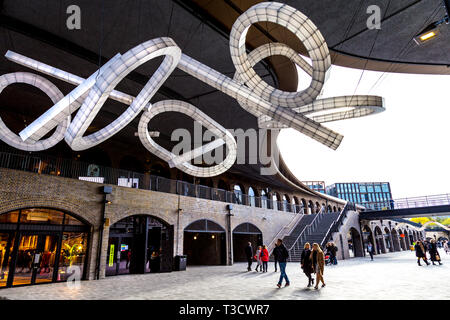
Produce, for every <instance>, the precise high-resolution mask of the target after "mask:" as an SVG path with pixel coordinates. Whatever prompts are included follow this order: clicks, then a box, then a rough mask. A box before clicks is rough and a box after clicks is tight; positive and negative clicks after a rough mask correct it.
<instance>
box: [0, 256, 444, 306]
mask: <svg viewBox="0 0 450 320" xmlns="http://www.w3.org/2000/svg"><path fill="white" fill-rule="evenodd" d="M441 257H442V260H443V265H442V266H433V265H430V266H422V267H419V266H417V263H416V260H415V255H414V252H398V253H389V254H384V255H380V256H375V261H373V262H372V261H370V259H369V258H354V259H350V260H345V261H340V262H339V264H338V265H337V266H332V267H326V268H325V282H326V284H327V286H326V287H325V288H322V289H319V290H314V289H309V288H306V284H307V278H306V277H305V276H304V274H303V273H301V269H300V268H299V265H298V264H297V263H289V264H288V266H287V272H288V276H289V278H290V280H291V286H290V287H287V288H281V289H278V288H276V287H275V285H276V283H277V280H278V277H279V273H275V272H274V269H273V264H272V263H270V264H269V272H268V273H264V274H262V273H257V272H254V271H252V272H245V271H243V270H245V269H246V265H245V264H243V263H238V264H235V265H233V266H229V267H227V266H217V267H190V268H188V270H187V271H183V272H172V273H164V274H145V275H125V276H116V277H110V278H106V279H104V280H99V281H83V282H82V283H81V286H80V287H79V288H68V287H67V285H66V283H55V284H46V285H38V286H30V287H19V288H10V289H1V290H0V297H4V298H8V299H120V300H123V299H163V300H171V299H194V300H196V299H200V300H203V299H204V300H207V299H219V300H227V299H235V300H242V299H262V300H265V299H269V300H275V299H346V300H348V299H369V300H380V299H439V300H441V299H447V300H448V299H450V290H449V275H450V255H447V256H445V253H444V252H441Z"/></svg>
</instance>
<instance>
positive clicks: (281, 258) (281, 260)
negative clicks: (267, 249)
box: [274, 239, 290, 288]
mask: <svg viewBox="0 0 450 320" xmlns="http://www.w3.org/2000/svg"><path fill="white" fill-rule="evenodd" d="M275 250H276V251H277V252H276V253H275ZM275 254H276V255H277V256H278V264H279V265H280V273H281V274H280V280H279V281H278V284H277V287H278V288H281V284H282V283H283V279H284V280H285V281H286V284H285V285H284V286H285V287H288V286H289V285H290V282H289V278H288V276H287V274H286V263H287V258H289V252H288V251H287V249H286V247H285V246H284V244H283V240H281V239H278V240H277V246H276V248H275V249H274V255H275Z"/></svg>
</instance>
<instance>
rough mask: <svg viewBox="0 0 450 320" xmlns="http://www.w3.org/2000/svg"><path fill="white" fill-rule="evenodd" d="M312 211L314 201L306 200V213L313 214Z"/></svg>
mask: <svg viewBox="0 0 450 320" xmlns="http://www.w3.org/2000/svg"><path fill="white" fill-rule="evenodd" d="M313 213H314V203H313V202H312V201H311V200H309V201H308V214H313Z"/></svg>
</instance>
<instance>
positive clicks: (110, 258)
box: [108, 244, 114, 267]
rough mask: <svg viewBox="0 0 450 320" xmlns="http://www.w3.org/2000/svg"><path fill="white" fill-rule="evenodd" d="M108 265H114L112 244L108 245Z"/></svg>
mask: <svg viewBox="0 0 450 320" xmlns="http://www.w3.org/2000/svg"><path fill="white" fill-rule="evenodd" d="M108 266H110V267H112V266H114V245H113V244H112V245H111V246H110V247H109V263H108Z"/></svg>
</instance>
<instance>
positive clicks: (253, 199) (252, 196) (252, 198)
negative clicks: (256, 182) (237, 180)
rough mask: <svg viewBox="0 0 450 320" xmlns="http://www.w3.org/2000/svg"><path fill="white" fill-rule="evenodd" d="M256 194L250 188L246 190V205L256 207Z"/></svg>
mask: <svg viewBox="0 0 450 320" xmlns="http://www.w3.org/2000/svg"><path fill="white" fill-rule="evenodd" d="M256 197H257V195H256V192H255V189H253V188H252V187H249V188H248V204H249V205H250V206H251V207H256Z"/></svg>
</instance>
